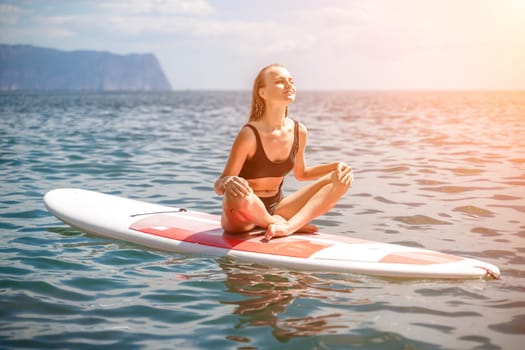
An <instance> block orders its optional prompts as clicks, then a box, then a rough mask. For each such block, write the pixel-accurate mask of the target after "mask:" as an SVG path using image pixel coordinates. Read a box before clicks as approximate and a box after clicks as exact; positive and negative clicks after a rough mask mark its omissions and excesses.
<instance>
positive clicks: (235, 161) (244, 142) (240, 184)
mask: <svg viewBox="0 0 525 350" xmlns="http://www.w3.org/2000/svg"><path fill="white" fill-rule="evenodd" d="M247 129H248V128H242V129H241V131H239V134H238V135H237V137H236V138H235V141H234V142H233V145H232V148H231V150H230V155H229V157H228V161H227V162H226V165H225V166H224V170H223V171H222V174H221V176H219V178H218V179H217V181H215V184H214V186H213V187H214V189H215V193H217V194H218V195H219V196H222V195H223V194H224V192H225V189H226V184H227V183H228V184H230V183H231V184H233V185H231V186H230V185H228V188H230V189H231V191H232V193H233V194H235V195H237V194H240V195H247V194H248V193H250V192H251V188H250V186H249V185H248V182H247V181H246V180H245V179H242V178H240V177H238V175H239V173H240V172H241V168H242V165H243V164H244V161H245V160H246V158H247V157H248V155H249V154H251V152H252V148H253V145H255V135H254V134H253V132H250V130H247Z"/></svg>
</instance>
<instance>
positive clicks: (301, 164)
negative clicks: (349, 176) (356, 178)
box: [293, 124, 352, 181]
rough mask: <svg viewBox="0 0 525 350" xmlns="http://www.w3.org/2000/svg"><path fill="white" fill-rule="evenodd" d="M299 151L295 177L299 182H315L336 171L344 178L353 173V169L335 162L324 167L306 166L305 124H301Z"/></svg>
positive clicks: (306, 134) (296, 159)
mask: <svg viewBox="0 0 525 350" xmlns="http://www.w3.org/2000/svg"><path fill="white" fill-rule="evenodd" d="M299 126H300V127H299V149H298V150H297V156H296V158H295V166H294V169H293V171H294V176H295V178H296V179H297V180H299V181H307V180H315V179H318V178H320V177H322V176H324V175H326V174H329V173H331V172H334V171H336V170H337V171H338V173H339V174H338V175H339V176H340V177H341V176H344V175H346V173H348V172H351V171H352V169H351V168H350V167H349V166H347V165H346V164H344V163H342V162H333V163H328V164H322V165H315V166H310V167H308V166H306V160H305V155H304V153H305V152H304V150H305V148H306V140H307V136H308V131H307V129H306V127H305V126H304V125H303V124H299Z"/></svg>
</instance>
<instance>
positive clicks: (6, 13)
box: [0, 5, 22, 26]
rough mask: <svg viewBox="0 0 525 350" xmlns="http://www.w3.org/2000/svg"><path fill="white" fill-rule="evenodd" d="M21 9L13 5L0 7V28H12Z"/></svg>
mask: <svg viewBox="0 0 525 350" xmlns="http://www.w3.org/2000/svg"><path fill="white" fill-rule="evenodd" d="M21 13H22V9H20V8H19V7H16V6H13V5H0V26H14V25H16V24H17V23H18V18H19V17H20V15H21Z"/></svg>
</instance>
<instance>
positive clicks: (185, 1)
mask: <svg viewBox="0 0 525 350" xmlns="http://www.w3.org/2000/svg"><path fill="white" fill-rule="evenodd" d="M98 7H99V8H101V9H103V10H104V11H108V12H110V13H120V14H135V15H140V14H156V15H192V16H208V15H209V14H211V13H212V12H213V8H212V6H211V5H210V4H209V3H208V2H207V1H206V0H127V1H123V0H117V1H111V2H103V3H100V4H98Z"/></svg>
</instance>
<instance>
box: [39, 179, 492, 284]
mask: <svg viewBox="0 0 525 350" xmlns="http://www.w3.org/2000/svg"><path fill="white" fill-rule="evenodd" d="M44 202H45V205H46V207H47V208H48V210H49V211H50V212H51V213H52V214H53V215H55V216H56V217H57V218H58V219H60V220H62V221H63V222H65V223H67V224H68V225H71V226H73V227H75V228H78V229H80V230H82V231H85V232H88V233H92V234H96V235H100V236H105V237H110V238H114V239H119V240H124V241H129V242H133V243H137V244H140V245H144V246H148V247H152V248H156V249H161V250H165V251H171V252H177V253H186V254H199V255H211V256H225V255H228V256H232V257H235V258H237V259H239V260H242V261H249V262H256V263H261V264H266V265H272V266H279V267H284V268H290V269H296V270H303V271H327V272H350V273H360V274H368V275H375V276H385V277H387V276H388V277H403V278H442V279H469V278H499V276H500V271H499V269H498V267H496V266H494V265H492V264H489V263H486V262H483V261H479V260H476V259H470V258H463V257H460V256H455V255H450V254H444V253H440V252H437V251H432V250H428V249H423V248H414V247H406V246H402V245H397V244H389V243H380V242H373V241H368V240H362V239H356V238H350V237H346V236H338V235H330V234H323V233H319V234H294V235H292V236H289V237H283V238H274V239H272V240H271V241H269V242H266V241H264V240H263V236H264V231H263V230H259V231H253V232H249V233H245V234H227V233H224V232H223V230H222V229H221V226H220V217H218V216H216V215H210V214H206V213H201V212H197V211H187V210H184V209H179V208H173V207H168V206H162V205H156V204H152V203H146V202H141V201H137V200H131V199H126V198H122V197H117V196H113V195H108V194H103V193H99V192H93V191H86V190H81V189H68V188H65V189H56V190H52V191H50V192H48V193H47V194H46V195H45V197H44Z"/></svg>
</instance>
